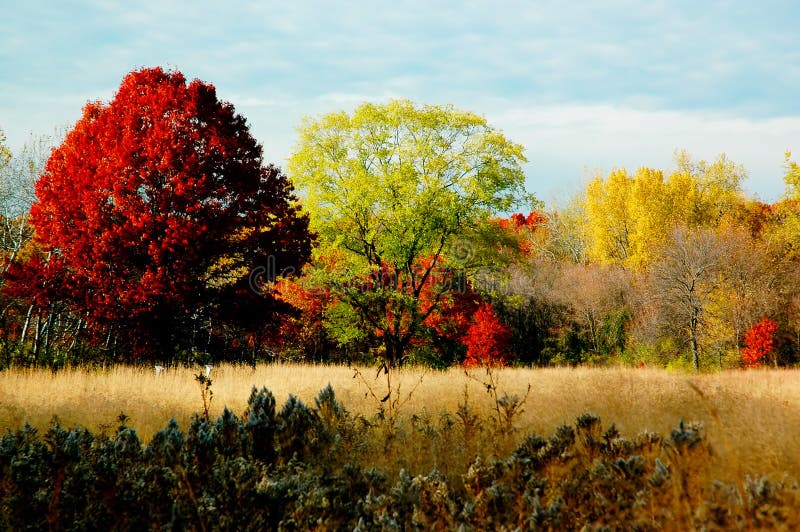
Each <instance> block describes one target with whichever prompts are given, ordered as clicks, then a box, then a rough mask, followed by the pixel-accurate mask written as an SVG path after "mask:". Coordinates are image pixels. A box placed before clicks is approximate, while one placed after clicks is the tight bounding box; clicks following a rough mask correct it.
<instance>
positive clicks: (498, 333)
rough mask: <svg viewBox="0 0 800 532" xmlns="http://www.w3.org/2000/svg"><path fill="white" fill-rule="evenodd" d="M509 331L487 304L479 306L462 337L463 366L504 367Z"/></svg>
mask: <svg viewBox="0 0 800 532" xmlns="http://www.w3.org/2000/svg"><path fill="white" fill-rule="evenodd" d="M510 341H511V329H509V328H508V326H506V325H504V324H503V323H502V322H501V321H500V319H499V318H498V317H497V314H495V312H494V309H493V308H492V306H491V305H489V304H488V303H484V304H482V305H481V306H480V308H479V309H478V311H477V312H476V313H475V316H474V318H473V320H472V324H471V325H470V326H469V328H468V329H467V333H466V334H465V335H464V339H463V342H464V345H466V346H467V358H466V360H465V361H464V365H465V366H504V365H505V362H506V360H507V359H508V346H509V342H510Z"/></svg>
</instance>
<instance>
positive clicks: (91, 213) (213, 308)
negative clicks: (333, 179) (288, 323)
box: [19, 68, 311, 356]
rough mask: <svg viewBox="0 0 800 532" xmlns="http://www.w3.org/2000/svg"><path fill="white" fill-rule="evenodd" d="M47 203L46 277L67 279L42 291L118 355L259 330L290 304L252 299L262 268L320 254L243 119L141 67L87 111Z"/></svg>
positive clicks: (59, 157) (39, 209)
mask: <svg viewBox="0 0 800 532" xmlns="http://www.w3.org/2000/svg"><path fill="white" fill-rule="evenodd" d="M36 197H37V198H36V202H35V203H34V204H33V207H32V209H31V216H32V222H33V225H34V227H35V230H36V235H37V238H38V242H39V244H40V245H41V247H42V248H43V250H44V252H45V253H46V254H47V255H46V256H47V257H48V260H49V262H50V266H49V267H47V268H46V269H44V270H43V271H42V272H40V273H41V274H42V275H45V276H46V275H49V274H50V273H51V272H57V275H58V276H59V277H60V278H59V279H45V282H44V284H45V285H50V286H51V287H52V286H54V285H55V286H59V287H61V288H60V291H59V294H58V296H59V297H60V298H62V299H64V300H67V301H69V302H70V304H71V305H72V307H73V308H74V309H75V310H76V311H77V312H78V313H79V314H81V315H85V316H86V318H87V322H88V325H89V330H90V332H92V333H93V335H94V337H95V338H96V339H98V340H100V339H105V341H106V343H108V339H109V338H112V337H113V338H115V339H117V340H118V342H119V343H118V345H119V347H121V348H123V350H120V352H125V350H126V349H127V348H133V349H134V352H136V353H139V354H147V355H150V356H169V355H170V354H171V353H174V352H175V351H176V350H179V349H188V348H192V349H195V348H198V347H200V348H207V347H208V346H210V345H212V344H213V342H215V341H218V340H220V339H219V338H218V337H217V336H218V335H217V333H218V332H219V331H220V327H221V326H222V325H225V326H230V327H233V328H237V327H245V328H250V329H252V328H253V327H258V326H259V325H260V324H262V323H263V322H264V321H266V320H267V319H268V317H269V316H270V315H272V314H271V313H270V312H269V311H270V310H274V309H275V308H280V305H279V304H278V303H277V302H276V300H275V299H274V298H272V297H270V296H269V295H268V294H267V295H263V297H259V296H258V295H257V294H255V293H254V291H252V290H250V288H249V286H248V275H249V273H250V272H251V270H253V269H254V268H255V267H256V266H258V265H259V264H263V263H265V262H267V261H268V260H269V261H270V263H271V264H274V268H273V269H275V271H281V270H285V269H286V268H299V267H300V266H301V265H302V264H303V263H304V262H305V261H306V260H307V259H308V258H309V255H310V247H311V236H310V233H309V231H308V219H307V217H306V216H305V215H303V214H302V213H301V212H300V208H299V205H298V204H297V203H296V201H295V197H294V196H293V189H292V186H291V184H290V183H289V181H288V180H287V178H286V177H285V176H284V175H283V174H282V173H281V172H280V170H279V169H277V168H275V167H273V166H271V165H267V166H265V165H264V164H263V162H262V154H261V147H260V146H259V145H258V144H257V143H256V141H255V139H253V137H252V136H251V135H250V132H249V130H248V127H247V124H246V121H245V119H244V118H243V117H242V116H241V115H238V114H236V112H235V110H234V108H233V106H232V105H231V104H229V103H226V102H222V101H220V100H218V99H217V95H216V91H215V89H214V86H213V85H210V84H208V83H204V82H201V81H199V80H194V81H191V82H189V83H187V81H186V79H185V78H184V76H183V75H182V74H181V73H180V72H176V71H172V72H169V71H164V70H162V69H161V68H148V69H142V70H138V71H134V72H132V73H130V74H128V75H127V76H126V77H125V78H124V79H123V81H122V84H121V85H120V87H119V90H118V91H117V93H116V95H115V96H114V98H113V99H112V100H111V102H109V103H101V102H93V103H89V104H87V105H86V107H85V108H84V112H83V117H82V118H81V119H80V120H79V121H78V122H77V124H75V126H74V127H73V128H72V130H71V131H69V133H68V134H67V135H66V138H65V140H64V142H63V143H62V144H61V145H60V146H59V147H58V148H56V149H55V150H54V151H53V153H52V155H51V157H50V159H49V160H48V161H47V165H46V167H45V171H44V173H43V174H42V176H41V178H40V179H39V181H38V182H37V183H36ZM268 257H269V259H268ZM45 262H46V261H45ZM19 282H24V279H23V280H22V281H19ZM40 284H41V283H40ZM32 288H36V286H34V287H32ZM40 288H41V287H40Z"/></svg>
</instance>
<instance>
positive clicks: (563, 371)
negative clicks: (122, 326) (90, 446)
mask: <svg viewBox="0 0 800 532" xmlns="http://www.w3.org/2000/svg"><path fill="white" fill-rule="evenodd" d="M200 371H201V370H200V369H199V368H194V369H191V368H173V369H166V370H165V371H164V372H162V374H161V375H156V374H155V372H154V371H153V369H151V368H143V367H129V366H128V367H126V366H118V367H113V368H111V369H107V370H91V369H85V368H76V369H67V370H63V371H59V372H57V373H52V372H50V371H48V370H27V369H20V370H10V371H4V372H2V373H0V429H2V430H3V431H4V432H5V431H6V430H8V429H11V430H16V429H18V428H19V427H21V426H22V425H23V424H24V423H25V422H26V421H27V422H29V423H30V424H31V425H33V426H34V427H35V428H37V429H39V430H40V431H43V430H46V428H47V427H48V426H49V424H50V422H51V420H52V419H53V417H54V416H55V417H58V419H59V421H60V423H61V424H62V425H63V426H66V427H71V426H75V425H79V426H82V427H86V428H89V429H90V430H93V431H97V430H99V431H103V430H106V431H113V430H114V429H115V428H116V425H117V424H118V422H117V417H118V416H119V414H120V412H124V413H125V415H126V416H128V418H129V420H128V421H127V423H128V425H129V426H131V427H133V428H135V429H136V430H137V432H138V433H139V435H140V437H141V438H142V440H143V441H145V442H147V441H149V439H150V438H151V436H152V435H153V434H154V433H155V432H156V431H157V430H159V429H161V428H163V427H164V426H165V425H166V424H167V422H168V420H169V419H170V418H174V419H176V420H177V421H178V423H179V424H180V426H181V427H186V426H188V424H189V420H190V419H191V417H192V415H193V414H194V413H195V412H201V411H202V409H203V402H202V397H201V386H200V384H199V383H198V382H197V380H196V379H195V375H196V374H197V373H199V372H200ZM210 378H211V380H212V385H211V390H212V391H213V399H212V402H211V408H210V413H211V415H212V416H216V415H218V414H220V413H221V412H222V410H223V407H225V406H227V407H228V408H229V409H231V410H232V411H233V412H235V413H236V414H238V415H241V413H242V412H243V411H244V410H245V408H246V404H247V399H248V396H249V393H250V390H251V388H252V387H253V386H256V387H258V388H261V387H263V386H266V387H267V388H268V389H269V390H270V391H272V393H273V394H274V395H275V398H276V400H277V402H278V404H279V405H280V404H283V403H284V402H285V401H286V399H287V398H288V396H289V394H294V395H295V396H297V397H298V398H300V399H301V400H302V401H304V402H306V403H307V404H313V401H314V398H315V397H316V396H317V394H318V393H319V391H320V390H321V389H322V388H324V387H325V386H326V385H327V384H328V383H330V384H331V385H332V386H333V389H334V391H335V392H336V396H337V399H338V400H339V401H340V402H341V403H342V404H343V405H344V406H345V407H346V408H347V409H348V410H349V411H350V412H352V413H354V414H361V415H363V416H364V417H365V418H367V419H369V418H371V417H372V416H374V415H375V414H376V412H378V410H379V408H380V407H381V406H384V407H388V406H389V405H390V404H391V403H392V401H387V402H386V403H381V402H380V399H381V398H383V397H384V396H385V394H386V390H387V388H386V386H387V385H386V381H385V377H384V375H380V376H379V377H376V375H375V369H374V368H360V369H358V370H357V371H356V370H354V369H353V368H348V367H344V366H323V365H290V364H287V365H279V364H276V365H259V366H257V367H256V368H255V369H254V368H252V367H249V366H234V365H221V366H217V367H215V368H214V369H213V370H212V373H211V376H210ZM488 378H489V376H488V375H487V374H486V372H485V370H471V371H470V374H469V375H467V374H466V373H465V372H464V370H463V369H456V368H454V369H450V370H448V371H444V372H440V371H432V370H423V369H417V368H409V369H404V370H402V371H399V372H395V373H394V374H393V375H392V379H393V382H392V386H393V389H394V390H395V394H394V396H393V398H399V399H400V403H399V404H397V405H396V407H397V408H396V412H395V413H396V417H397V422H398V426H400V427H402V426H403V425H404V424H406V425H408V424H409V423H412V422H415V423H417V425H418V422H419V420H420V419H423V420H433V421H431V422H436V420H438V419H440V416H442V414H443V413H445V412H447V413H449V414H451V415H452V414H454V413H456V412H457V411H458V410H459V407H462V409H463V407H464V406H466V407H467V410H468V411H469V412H471V413H473V414H474V415H475V416H476V418H477V419H478V420H479V422H480V423H485V424H489V423H491V422H492V421H493V420H494V419H495V417H496V415H497V412H495V411H494V407H495V406H496V403H495V399H494V398H493V396H492V395H491V394H490V393H487V387H486V384H487V383H488ZM492 378H493V379H494V381H495V384H496V387H497V388H496V389H497V390H498V392H499V396H502V395H503V394H504V393H507V394H509V395H516V396H517V397H519V398H523V397H525V396H526V393H527V397H526V398H525V401H524V403H523V404H522V407H521V410H522V411H521V412H519V413H518V414H517V415H515V416H514V417H513V420H512V423H513V426H514V428H515V430H514V431H513V434H512V435H511V436H510V437H509V438H508V441H507V442H505V445H506V447H507V448H512V447H513V445H515V444H516V443H518V442H519V441H520V440H521V439H523V438H524V437H525V436H526V435H527V434H530V433H536V434H542V435H548V434H552V433H553V432H554V430H555V429H556V428H557V427H558V426H559V425H561V424H565V423H566V424H570V423H572V422H573V421H574V420H575V418H576V417H577V416H578V415H580V414H581V413H584V412H592V413H595V414H597V415H599V416H600V418H601V419H602V421H603V424H604V425H609V424H611V423H614V424H616V427H617V429H619V431H620V432H621V434H622V435H623V436H631V437H632V436H635V435H636V434H639V433H641V432H642V431H650V432H656V433H660V434H668V433H669V431H670V430H671V429H672V428H674V427H675V426H676V425H677V423H678V422H679V420H681V419H683V420H685V421H687V422H688V421H699V422H702V423H703V424H704V426H705V429H706V435H707V440H708V441H709V443H710V444H711V446H712V449H713V450H714V461H715V463H714V464H713V470H714V477H715V478H720V479H725V480H730V481H737V480H741V479H743V478H744V476H745V475H747V474H751V473H758V474H766V475H770V476H772V477H774V478H780V477H782V476H783V475H784V474H788V475H789V476H790V477H793V478H800V455H799V454H798V453H797V449H799V448H800V372H799V371H795V370H753V371H730V372H721V373H713V374H700V375H687V374H682V373H670V372H665V371H663V370H655V369H631V368H574V369H573V368H548V369H517V368H513V369H512V368H509V369H502V370H496V371H495V373H494V374H493V375H492ZM397 386H399V394H398V393H397V389H398V388H397ZM529 387H530V391H529V392H527V390H528V388H529ZM462 411H463V410H462ZM410 432H412V433H413V431H410ZM412 439H413V438H412ZM418 445H423V443H422V442H418ZM498 445H500V446H502V442H501V443H498V442H497V441H496V440H492V439H488V440H487V441H485V442H484V446H483V448H482V449H477V451H478V452H479V453H480V454H486V455H491V454H492V453H493V452H499V451H501V450H502V449H500V448H499V447H495V446H498ZM407 448H408V449H409V452H410V453H418V452H419V451H420V449H417V450H416V451H414V446H413V445H411V446H408V447H407ZM426 452H428V453H430V452H432V451H430V450H426ZM423 454H424V453H423ZM407 458H409V459H410V458H411V457H407ZM430 459H431V460H432V461H433V463H434V464H435V463H436V460H437V458H436V457H432V458H430ZM415 464H416V467H415ZM429 465H430V463H428V462H427V461H424V460H421V461H420V462H418V463H415V461H414V460H410V461H409V460H406V466H407V467H410V468H411V469H412V470H413V469H417V468H419V469H424V468H425V467H428V466H429Z"/></svg>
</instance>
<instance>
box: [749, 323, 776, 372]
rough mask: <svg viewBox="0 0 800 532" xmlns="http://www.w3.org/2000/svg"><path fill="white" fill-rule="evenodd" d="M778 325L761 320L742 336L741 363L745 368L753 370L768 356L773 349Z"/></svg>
mask: <svg viewBox="0 0 800 532" xmlns="http://www.w3.org/2000/svg"><path fill="white" fill-rule="evenodd" d="M777 329H778V324H777V323H775V322H774V321H772V320H770V319H767V318H761V320H760V321H759V322H758V323H756V324H755V325H753V326H752V327H751V328H750V330H749V331H747V333H746V334H745V335H744V345H745V347H743V348H742V362H743V363H744V365H745V367H748V368H754V367H756V366H758V365H759V364H761V361H762V360H763V359H764V357H766V356H768V355H770V354H771V353H772V350H773V349H774V347H775V341H774V334H775V331H776V330H777Z"/></svg>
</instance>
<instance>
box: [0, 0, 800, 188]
mask: <svg viewBox="0 0 800 532" xmlns="http://www.w3.org/2000/svg"><path fill="white" fill-rule="evenodd" d="M428 3H429V2H423V1H402V0H398V1H394V2H387V3H380V2H360V1H353V2H342V3H335V2H322V1H312V2H302V5H294V3H292V2H286V1H284V2H235V1H232V2H220V1H215V2H207V1H205V0H202V1H195V2H174V1H170V0H160V1H155V2H152V1H143V2H133V3H127V2H115V1H110V0H107V1H105V0H96V1H78V0H65V1H61V2H43V1H39V0H29V1H24V2H17V1H14V0H0V12H1V13H2V14H3V17H2V18H3V21H2V32H0V44H2V45H1V46H0V128H2V129H3V130H4V131H5V133H6V135H7V137H8V142H9V144H10V145H11V147H12V148H15V149H16V148H19V147H20V146H21V145H22V144H23V143H24V142H25V140H26V139H27V138H28V135H29V134H30V133H32V132H33V133H50V132H52V131H53V130H54V128H56V127H59V126H64V125H67V126H68V125H70V124H72V123H74V121H75V120H77V119H78V117H79V116H80V111H81V108H82V107H83V105H84V103H85V102H86V101H88V100H95V99H102V100H108V99H110V98H111V97H112V96H113V94H114V91H115V89H116V87H117V86H118V85H119V83H120V81H121V79H122V77H123V76H124V75H125V74H126V73H127V72H129V71H130V70H133V69H136V68H140V67H144V66H154V65H161V66H165V67H171V68H177V69H179V70H181V71H182V72H183V73H184V74H185V75H186V76H187V77H188V78H195V77H197V78H200V79H202V80H204V81H208V82H211V83H213V84H214V85H215V86H216V87H217V93H218V95H219V96H220V97H221V98H222V99H225V100H228V101H230V102H232V103H233V104H234V105H235V106H236V108H237V110H238V111H239V112H240V113H242V114H243V115H244V116H245V117H247V119H248V121H249V123H250V126H251V128H252V131H253V134H254V135H255V136H256V138H258V139H259V140H260V141H261V142H262V143H263V145H264V151H265V155H266V157H267V159H268V160H270V161H272V162H275V163H276V164H278V165H280V166H284V164H285V159H286V158H287V157H288V155H289V153H290V152H291V150H292V146H293V145H294V142H295V138H296V136H295V127H296V126H297V125H298V124H299V122H300V119H301V117H302V116H303V115H316V114H319V113H324V112H330V111H336V110H340V109H348V110H349V109H352V108H353V107H355V106H356V105H357V104H358V103H360V102H362V101H365V100H371V101H382V100H386V99H388V98H391V97H406V98H410V99H413V100H416V101H419V102H425V103H452V104H455V105H456V106H458V107H460V108H463V109H466V110H470V111H474V112H477V113H480V114H483V115H485V116H486V117H487V119H488V120H489V122H490V123H491V124H492V125H494V126H495V127H497V128H499V129H502V130H503V131H504V132H505V133H506V135H507V136H508V137H509V138H511V139H512V140H514V141H516V142H519V143H521V144H523V145H524V146H525V147H526V156H527V158H528V160H529V163H528V164H527V165H526V173H527V176H528V179H527V182H528V188H529V190H530V191H531V192H534V193H536V194H537V195H538V196H539V197H540V198H542V199H544V200H551V199H564V198H566V196H567V195H569V194H572V193H574V192H575V191H577V190H578V189H579V187H580V186H581V184H582V183H585V181H586V180H587V179H588V176H590V175H593V174H594V173H595V172H597V171H600V172H607V171H608V170H610V169H612V168H614V167H626V168H628V169H631V170H633V169H635V168H636V167H639V166H652V167H657V168H664V169H669V168H671V166H672V161H673V152H674V150H675V149H679V148H685V149H687V150H688V151H689V152H690V153H691V154H692V155H693V156H694V157H695V158H698V159H713V158H714V157H716V155H717V154H718V153H720V152H726V153H727V154H728V156H729V157H730V158H731V159H733V160H734V161H736V162H738V163H741V164H743V165H744V166H745V167H746V168H747V170H748V172H749V176H750V177H749V179H748V181H747V182H746V183H745V187H746V188H747V189H748V190H749V191H751V192H753V193H755V194H757V195H758V196H759V197H761V199H763V200H767V201H772V200H775V199H777V198H778V197H779V196H780V195H781V193H782V192H783V181H782V175H783V153H784V152H785V151H786V150H787V149H793V150H795V153H796V155H798V158H800V97H798V87H800V36H799V35H800V32H798V31H797V24H798V19H799V18H800V4H798V3H796V2H792V1H784V2H778V1H770V0H762V1H758V2H756V1H753V2H734V1H730V2H728V1H706V2H683V1H659V0H655V1H651V2H640V1H622V0H620V1H603V2H598V1H580V0H573V1H571V2H568V3H567V2H558V1H553V2H551V1H544V0H542V1H527V2H524V1H520V2H516V1H515V2H504V3H500V2H468V1H463V0H459V1H452V2H450V1H448V2H438V3H437V4H436V6H435V7H432V6H430V5H428ZM3 4H7V5H3ZM126 4H127V5H126ZM298 4H299V3H298ZM134 6H135V7H134Z"/></svg>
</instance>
